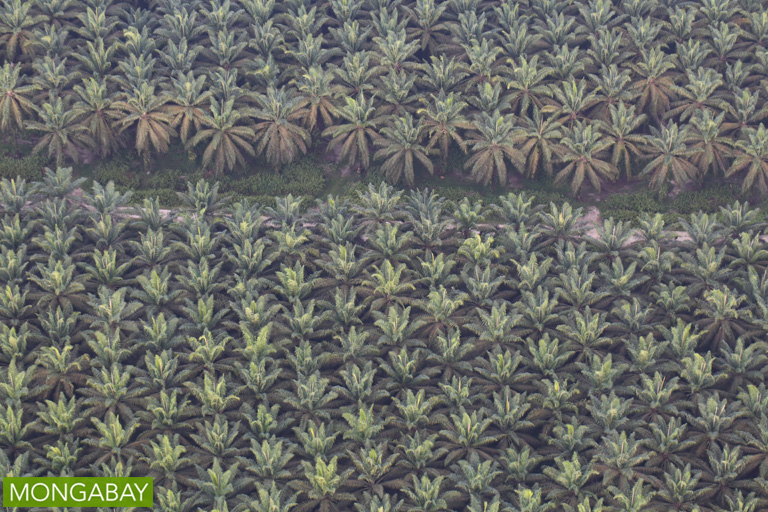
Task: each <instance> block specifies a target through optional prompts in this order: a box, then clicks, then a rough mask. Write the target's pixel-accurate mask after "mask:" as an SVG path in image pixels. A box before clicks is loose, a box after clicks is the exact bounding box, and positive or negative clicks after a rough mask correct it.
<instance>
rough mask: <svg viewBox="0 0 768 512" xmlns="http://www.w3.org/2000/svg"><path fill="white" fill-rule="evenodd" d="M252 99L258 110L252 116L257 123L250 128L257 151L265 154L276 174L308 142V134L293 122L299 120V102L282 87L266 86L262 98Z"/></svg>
mask: <svg viewBox="0 0 768 512" xmlns="http://www.w3.org/2000/svg"><path fill="white" fill-rule="evenodd" d="M254 99H255V100H256V102H257V104H258V107H257V108H256V109H255V110H254V112H253V114H252V115H253V117H255V118H256V119H258V120H259V121H258V122H257V123H256V124H255V125H254V127H253V130H254V133H255V137H256V140H257V141H258V146H257V150H258V151H259V153H265V154H266V157H267V161H268V162H269V163H270V164H272V165H273V166H274V167H275V172H279V171H280V168H281V167H282V166H283V165H285V164H289V163H291V162H293V160H294V159H295V158H296V157H297V156H298V154H299V152H301V153H306V152H307V146H308V145H309V142H310V137H309V131H307V129H305V128H303V127H301V126H299V125H298V124H296V123H295V121H298V120H299V118H300V117H301V112H300V111H299V101H300V100H299V98H298V97H296V96H291V95H290V94H289V93H288V92H286V90H285V88H280V89H275V88H274V87H269V88H268V89H267V94H266V95H264V94H256V95H255V96H254Z"/></svg>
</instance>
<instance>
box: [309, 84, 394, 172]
mask: <svg viewBox="0 0 768 512" xmlns="http://www.w3.org/2000/svg"><path fill="white" fill-rule="evenodd" d="M345 100H346V104H345V105H343V106H340V107H338V108H337V109H336V113H337V114H338V115H339V117H342V118H344V119H345V120H346V121H347V122H346V123H343V124H340V125H336V126H329V127H328V128H326V129H325V131H323V135H324V136H327V135H330V136H331V137H333V139H331V142H330V143H329V144H328V149H329V150H331V151H332V150H333V149H334V148H336V147H337V146H341V155H340V156H341V161H342V162H345V163H347V164H348V165H355V164H357V165H360V166H362V168H363V169H364V170H366V171H367V170H368V168H369V167H370V165H371V144H372V143H373V142H374V141H375V140H377V139H378V138H380V137H381V135H379V132H378V131H377V126H378V125H379V124H381V123H382V122H383V118H381V117H375V116H374V111H375V110H376V109H375V108H374V107H373V97H370V98H369V99H367V100H366V99H365V96H364V95H363V93H360V94H359V95H358V97H357V99H354V98H350V97H347V98H345Z"/></svg>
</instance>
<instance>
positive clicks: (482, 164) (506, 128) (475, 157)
mask: <svg viewBox="0 0 768 512" xmlns="http://www.w3.org/2000/svg"><path fill="white" fill-rule="evenodd" d="M475 127H476V130H477V132H472V133H471V134H470V136H469V140H468V141H467V142H468V143H469V144H472V153H473V154H472V156H471V157H470V158H469V160H467V163H466V164H464V168H465V169H471V171H470V175H471V176H472V178H473V179H474V180H475V181H477V182H482V183H483V185H488V184H489V183H490V182H491V181H492V180H493V178H494V176H495V177H496V182H497V183H499V184H501V185H504V184H506V183H507V164H506V162H505V160H509V161H510V162H512V165H513V166H515V168H517V170H518V172H520V173H523V167H524V166H525V157H524V156H523V154H522V153H521V152H520V151H519V150H518V149H517V148H516V147H515V142H514V131H515V125H514V123H513V122H512V120H511V119H510V118H509V117H504V116H502V115H501V114H500V113H499V111H498V110H496V111H494V113H493V115H488V114H486V113H483V114H482V115H481V116H480V117H478V119H477V121H476V122H475Z"/></svg>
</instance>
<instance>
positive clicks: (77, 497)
mask: <svg viewBox="0 0 768 512" xmlns="http://www.w3.org/2000/svg"><path fill="white" fill-rule="evenodd" d="M75 487H81V488H82V490H81V491H80V492H79V493H78V494H75ZM69 496H70V498H72V501H85V484H83V483H76V484H72V487H70V488H69Z"/></svg>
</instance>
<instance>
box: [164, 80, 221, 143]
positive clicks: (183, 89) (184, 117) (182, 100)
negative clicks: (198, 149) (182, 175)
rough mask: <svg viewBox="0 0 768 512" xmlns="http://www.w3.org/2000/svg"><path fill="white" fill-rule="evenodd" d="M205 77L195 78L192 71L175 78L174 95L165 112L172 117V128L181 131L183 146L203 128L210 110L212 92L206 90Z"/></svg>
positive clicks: (180, 136)
mask: <svg viewBox="0 0 768 512" xmlns="http://www.w3.org/2000/svg"><path fill="white" fill-rule="evenodd" d="M205 81H206V77H205V75H200V76H198V77H195V75H194V74H193V72H192V71H189V72H188V73H187V74H180V75H179V76H178V77H174V78H173V93H172V94H173V95H172V96H171V99H170V100H169V102H168V104H167V105H165V111H166V112H167V113H168V115H170V116H171V123H170V124H171V126H172V127H174V128H178V129H179V138H180V139H181V142H182V143H183V144H186V143H187V140H189V138H190V137H191V136H194V134H195V133H197V132H198V131H200V128H201V127H202V126H203V118H204V117H205V115H206V112H207V111H208V109H209V106H210V101H211V95H212V93H211V91H210V90H208V89H206V88H205Z"/></svg>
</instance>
